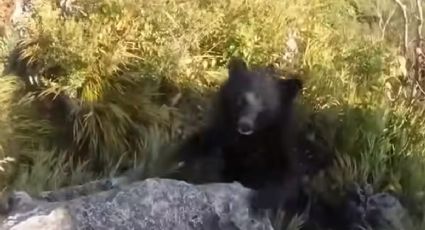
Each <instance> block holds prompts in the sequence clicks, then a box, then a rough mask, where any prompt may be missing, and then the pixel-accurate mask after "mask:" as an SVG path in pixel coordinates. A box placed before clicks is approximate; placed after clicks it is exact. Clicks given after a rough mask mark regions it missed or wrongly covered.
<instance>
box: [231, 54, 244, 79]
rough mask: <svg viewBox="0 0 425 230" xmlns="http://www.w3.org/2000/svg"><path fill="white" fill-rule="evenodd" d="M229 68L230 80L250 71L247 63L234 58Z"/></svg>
mask: <svg viewBox="0 0 425 230" xmlns="http://www.w3.org/2000/svg"><path fill="white" fill-rule="evenodd" d="M227 68H228V70H229V78H232V77H236V76H240V75H242V73H244V72H245V71H246V70H247V69H248V67H247V64H246V62H245V61H244V60H243V59H242V58H238V57H232V58H231V59H230V60H229V64H228V66H227Z"/></svg>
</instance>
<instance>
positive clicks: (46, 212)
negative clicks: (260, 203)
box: [0, 179, 273, 230]
mask: <svg viewBox="0 0 425 230" xmlns="http://www.w3.org/2000/svg"><path fill="white" fill-rule="evenodd" d="M251 192H252V191H251V190H249V189H247V188H244V187H243V186H242V185H240V184H239V183H236V182H235V183H231V184H220V183H215V184H205V185H198V186H195V185H191V184H188V183H185V182H182V181H176V180H170V179H147V180H144V181H141V182H135V183H131V184H129V185H125V186H122V187H116V188H112V189H111V190H109V191H102V192H99V193H97V194H91V195H87V196H83V197H78V198H75V199H71V200H65V201H55V202H49V201H46V200H42V199H34V198H30V197H29V196H27V195H22V194H23V193H20V194H21V196H22V197H23V199H16V198H15V205H14V207H13V209H12V210H10V212H9V214H8V215H7V217H6V218H5V220H4V221H3V223H2V225H1V226H0V229H4V230H9V229H10V230H12V229H13V230H23V229H25V230H27V229H56V230H74V229H152V230H154V229H158V230H159V229H161V230H167V229H170V230H171V229H173V230H178V229H188V230H189V229H204V230H208V229H211V230H213V229H214V230H220V229H225V230H230V229H273V228H272V225H271V223H270V220H269V218H267V217H266V216H262V214H261V215H260V214H258V215H255V216H253V215H252V214H251V212H250V210H249V202H248V201H249V196H250V195H251Z"/></svg>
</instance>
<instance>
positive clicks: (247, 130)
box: [238, 122, 254, 135]
mask: <svg viewBox="0 0 425 230" xmlns="http://www.w3.org/2000/svg"><path fill="white" fill-rule="evenodd" d="M238 132H239V133H240V134H242V135H251V134H252V133H253V132H254V130H253V127H252V124H251V123H249V122H239V124H238Z"/></svg>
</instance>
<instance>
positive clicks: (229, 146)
mask: <svg viewBox="0 0 425 230" xmlns="http://www.w3.org/2000/svg"><path fill="white" fill-rule="evenodd" d="M228 71H229V78H228V80H227V81H226V82H225V83H224V84H223V85H222V87H221V89H220V90H219V92H218V95H217V100H216V103H215V105H214V106H213V108H212V109H213V112H214V114H213V117H212V120H211V122H210V123H209V124H208V125H207V127H205V128H204V129H203V130H201V131H200V132H198V133H195V134H194V135H193V136H192V137H191V138H189V139H188V140H187V141H186V142H185V143H184V144H183V146H181V148H180V149H179V151H178V153H179V154H178V155H179V156H181V157H182V158H181V159H182V160H183V162H184V164H185V167H183V171H182V172H184V171H185V170H187V171H186V172H189V173H192V175H190V176H189V177H191V178H192V180H189V181H190V182H192V183H207V182H233V181H238V182H240V183H241V184H243V185H244V186H246V187H249V188H252V189H255V190H257V191H258V193H257V196H255V197H254V199H253V205H254V208H276V206H277V205H280V204H281V202H283V201H284V200H285V199H291V197H292V198H294V197H293V195H296V194H297V192H298V191H297V188H298V183H297V182H298V177H297V172H296V167H295V162H296V159H295V158H294V157H295V154H294V153H292V152H291V150H292V146H291V144H292V143H293V142H294V141H295V140H293V139H292V137H295V136H296V134H295V133H294V130H293V127H292V124H293V122H292V107H293V105H292V104H293V101H294V99H295V98H296V96H297V95H298V93H299V92H300V90H301V88H302V82H301V81H300V80H298V79H279V78H277V77H275V76H273V72H272V71H270V70H269V69H266V68H263V69H261V68H259V69H254V70H250V69H248V67H247V65H246V63H245V62H244V61H243V60H242V59H237V58H234V59H232V60H231V61H230V63H229V66H228ZM207 162H208V163H207ZM185 177H186V178H185V179H187V176H185ZM194 178H195V179H194Z"/></svg>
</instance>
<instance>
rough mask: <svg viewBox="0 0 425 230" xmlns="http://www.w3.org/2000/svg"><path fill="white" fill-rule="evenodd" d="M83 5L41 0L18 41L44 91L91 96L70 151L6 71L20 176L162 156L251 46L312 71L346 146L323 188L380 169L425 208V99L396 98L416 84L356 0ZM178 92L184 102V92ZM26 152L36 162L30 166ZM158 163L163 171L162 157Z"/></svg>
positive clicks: (66, 175)
mask: <svg viewBox="0 0 425 230" xmlns="http://www.w3.org/2000/svg"><path fill="white" fill-rule="evenodd" d="M364 4H367V3H364ZM75 5H76V6H77V7H76V9H78V10H77V12H76V13H75V14H74V15H73V16H68V17H66V18H64V17H63V16H62V14H61V13H60V10H59V9H58V8H57V6H56V5H55V1H44V2H43V3H41V4H39V5H37V6H36V13H35V14H34V15H33V18H32V20H31V23H30V24H29V28H28V29H29V36H28V37H26V38H24V39H23V40H22V41H20V43H18V44H19V46H20V48H21V49H22V50H23V52H22V53H21V54H20V55H21V57H22V58H27V59H28V60H30V62H31V63H30V64H36V65H34V66H38V68H36V71H37V72H38V73H40V74H41V75H42V76H43V77H44V80H45V81H46V82H47V88H46V89H44V90H45V91H46V92H59V91H63V92H66V94H67V95H69V96H70V97H71V98H74V99H76V100H77V101H78V103H79V105H80V108H81V110H80V111H79V112H78V114H77V116H76V117H75V118H74V120H73V121H72V124H73V125H72V130H68V131H70V132H71V133H72V141H71V144H70V145H71V146H69V148H68V147H66V148H65V149H67V151H66V152H63V150H58V149H64V148H58V147H61V146H58V145H60V144H59V143H62V142H58V141H57V140H56V139H58V138H57V136H56V134H55V130H56V129H58V127H56V126H55V125H53V124H52V123H51V122H49V121H48V120H46V119H43V118H42V117H40V116H39V115H37V111H36V110H35V108H34V105H33V103H34V100H35V99H34V98H35V97H33V94H31V93H29V92H26V91H25V90H23V89H22V84H21V83H20V81H19V79H18V78H17V77H14V76H8V77H2V78H0V81H1V82H0V101H1V103H0V108H1V109H2V111H6V113H3V112H2V113H1V114H0V127H2V129H0V136H1V137H7V138H2V139H1V143H0V146H2V148H0V150H2V151H1V152H0V153H1V154H3V155H4V156H13V157H16V158H17V159H19V160H18V161H17V162H16V165H17V166H16V167H15V168H18V169H20V170H17V171H18V172H16V173H15V176H14V177H13V178H14V179H15V180H14V182H11V183H10V184H11V185H12V186H15V187H22V186H23V185H26V188H27V189H31V188H29V187H32V189H35V190H40V189H52V188H55V187H60V186H64V185H67V184H72V183H79V182H81V181H83V179H81V178H82V177H83V176H81V175H80V174H82V173H83V174H84V173H86V174H87V175H86V176H85V179H84V180H88V179H90V178H94V177H97V176H101V175H105V174H113V173H114V172H119V169H120V168H126V167H127V168H128V167H133V166H135V165H137V164H139V163H140V164H141V163H143V162H144V160H145V159H147V157H148V156H149V157H153V158H154V159H155V160H154V161H152V162H160V161H158V159H161V152H162V151H164V148H165V149H166V148H167V146H169V145H170V144H171V143H175V142H176V141H178V138H177V137H176V135H177V133H178V130H179V127H177V126H179V125H180V124H181V125H183V127H184V128H185V129H189V128H190V126H193V125H195V124H197V122H193V121H190V122H187V120H190V119H189V118H188V117H189V116H193V114H194V112H193V111H195V110H194V108H196V106H197V102H199V101H205V99H208V97H206V96H207V95H209V94H208V93H209V92H214V90H215V88H216V86H217V85H218V84H219V83H220V82H221V81H222V80H223V79H224V78H225V76H226V70H225V66H226V63H227V61H228V59H229V57H231V56H233V55H238V56H242V57H244V58H245V59H246V60H247V61H248V62H249V63H250V64H252V65H261V64H270V63H273V64H274V65H276V66H278V67H279V68H286V67H287V68H294V70H296V71H302V72H303V73H304V75H303V78H304V79H303V80H304V81H305V82H306V89H305V92H304V95H303V98H302V100H301V101H302V102H303V103H302V104H303V107H304V110H303V111H305V112H304V114H303V116H302V117H304V118H305V119H307V120H308V121H309V122H311V123H313V128H314V131H315V133H316V136H317V138H320V139H321V140H323V141H325V142H326V143H327V144H328V145H329V146H331V147H332V149H333V150H335V152H337V153H338V157H337V160H336V161H335V164H334V165H333V167H332V168H331V169H330V170H329V171H328V172H327V174H328V175H329V176H328V177H326V179H325V180H324V181H321V183H320V186H321V187H322V189H324V190H326V191H330V190H332V191H338V190H341V191H342V188H344V187H345V186H347V185H349V184H350V183H351V182H360V183H362V182H363V183H366V182H367V183H370V184H372V186H373V187H374V188H375V189H376V190H379V191H394V192H396V193H398V194H401V195H402V196H404V197H408V199H407V200H409V204H412V205H411V208H412V210H414V211H415V212H416V211H417V210H419V211H418V212H417V213H416V214H417V215H418V216H420V215H422V214H423V213H421V211H422V210H423V208H424V205H425V198H424V196H423V194H424V190H425V181H424V180H422V178H423V176H424V174H425V162H424V151H425V150H424V143H425V142H424V140H425V139H424V137H425V136H424V135H425V126H424V124H423V122H424V118H423V110H422V109H421V108H420V106H412V105H409V104H408V103H406V100H405V99H403V98H401V99H399V100H397V101H391V100H389V99H388V95H391V94H394V91H395V89H396V88H397V87H403V85H402V84H401V83H396V84H395V83H394V82H397V79H400V78H399V72H400V67H399V66H398V62H397V60H398V59H397V58H398V56H397V47H396V46H395V45H394V43H392V42H393V40H394V39H392V40H391V41H387V40H382V39H381V36H380V35H379V33H375V32H376V31H372V32H370V33H366V32H365V30H364V26H365V25H363V24H362V23H359V22H357V21H356V20H355V17H354V16H355V15H354V11H353V9H352V6H351V5H350V4H348V3H347V2H346V1H338V0H308V1H307V0H296V1H289V0H288V1H286V0H284V1H273V0H261V1H260V0H245V1H225V0H216V1H201V0H199V1H198V0H196V1H185V0H172V1H169V0H158V1H147V0H127V1H123V0H100V1H87V0H81V1H76V2H75ZM294 31H295V32H296V34H298V35H299V36H298V37H297V38H296V41H297V44H298V47H299V50H300V53H299V55H298V56H297V58H296V59H295V60H294V62H295V65H292V66H289V65H288V63H287V61H286V60H285V59H284V58H283V56H284V52H285V49H286V48H287V47H286V41H287V39H288V36H289V34H290V32H294ZM394 36H396V34H394ZM47 73H53V74H47ZM389 82H391V84H390V87H389V88H388V84H389ZM397 84H398V85H397ZM178 92H180V93H182V94H183V100H182V103H178V104H177V105H170V104H169V103H168V101H169V100H171V98H172V97H174V96H175V94H176V93H178ZM195 102H196V103H195ZM313 114H316V115H315V116H312V115H313ZM182 117H183V118H182ZM185 121H186V122H185ZM3 127H4V128H3ZM152 130H154V131H152ZM9 139H10V140H11V141H10V142H6V140H9ZM12 142H13V144H11V143H12ZM11 146H14V150H10V149H11ZM62 147H63V146H62ZM5 150H7V151H5ZM67 155H70V156H73V155H79V156H81V155H83V156H84V158H83V159H84V161H87V162H97V165H98V166H99V165H101V168H99V167H95V169H96V171H93V168H92V167H88V166H86V165H85V164H83V163H79V162H78V161H77V162H76V163H75V162H73V163H70V162H69V161H68V160H66V159H68V158H63V157H64V156H67ZM52 157H53V158H52ZM62 158H63V159H64V160H61V159H62ZM25 159H27V161H28V162H29V163H28V165H30V166H28V167H30V168H31V169H32V170H31V172H28V171H27V170H23V169H22V168H23V167H21V165H22V164H24V163H25V162H27V161H24V160H25ZM50 159H55V160H50ZM44 162H48V163H44ZM24 165H27V164H24ZM31 165H32V166H31ZM12 168H13V167H12ZM24 168H25V167H24ZM149 168H150V170H152V172H154V173H153V174H155V173H160V172H157V171H158V169H156V168H155V163H152V165H150V166H149ZM155 170H156V171H155ZM6 171H7V170H6ZM76 172H78V173H77V174H75V173H76ZM0 173H1V172H0ZM16 178H17V179H16ZM46 178H48V179H47V182H45V183H41V184H40V183H37V184H34V185H33V184H31V183H27V182H28V181H39V180H40V181H43V180H44V181H46ZM70 178H71V179H70ZM72 178H77V179H72ZM78 178H80V179H78ZM37 186H39V187H38V188H37Z"/></svg>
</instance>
